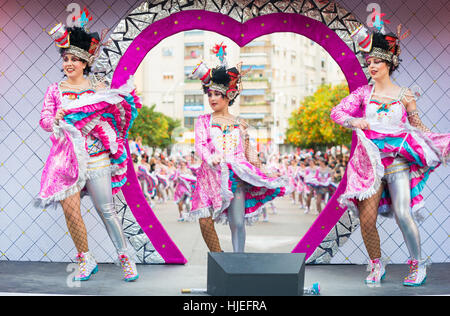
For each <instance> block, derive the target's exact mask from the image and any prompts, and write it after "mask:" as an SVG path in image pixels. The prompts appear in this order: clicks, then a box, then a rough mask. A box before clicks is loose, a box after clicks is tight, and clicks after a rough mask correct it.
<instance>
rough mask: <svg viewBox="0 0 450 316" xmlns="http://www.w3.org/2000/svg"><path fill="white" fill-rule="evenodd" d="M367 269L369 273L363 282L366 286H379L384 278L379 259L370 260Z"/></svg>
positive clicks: (384, 273) (383, 270)
mask: <svg viewBox="0 0 450 316" xmlns="http://www.w3.org/2000/svg"><path fill="white" fill-rule="evenodd" d="M367 269H368V270H369V271H370V274H369V275H368V276H367V278H366V280H365V283H366V284H372V285H377V284H380V283H381V281H382V280H383V279H384V278H385V277H386V269H385V268H384V265H383V263H382V262H381V261H380V259H374V260H370V261H369V265H368V267H367Z"/></svg>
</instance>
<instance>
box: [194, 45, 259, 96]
mask: <svg viewBox="0 0 450 316" xmlns="http://www.w3.org/2000/svg"><path fill="white" fill-rule="evenodd" d="M225 48H226V46H225V45H223V43H221V44H217V45H215V46H214V47H213V49H212V50H211V52H212V53H213V54H215V55H216V56H217V57H218V58H219V60H220V65H218V66H217V67H215V68H212V69H210V68H209V67H208V66H207V65H206V64H205V63H204V62H203V61H201V62H200V63H199V64H198V65H197V67H196V68H195V69H194V71H193V72H192V74H191V77H192V78H194V79H199V80H201V82H202V85H203V90H204V91H205V93H206V92H207V91H208V90H214V91H219V92H221V93H222V94H224V95H226V96H227V98H228V99H230V100H234V99H235V98H236V97H237V96H238V95H239V94H240V92H241V91H242V80H241V79H242V77H243V76H245V75H246V74H247V73H248V72H249V71H250V70H251V68H250V69H248V70H245V71H242V69H241V68H242V63H239V64H238V65H237V66H236V67H232V68H228V63H227V60H226V58H225V56H226V55H227V53H226V50H225Z"/></svg>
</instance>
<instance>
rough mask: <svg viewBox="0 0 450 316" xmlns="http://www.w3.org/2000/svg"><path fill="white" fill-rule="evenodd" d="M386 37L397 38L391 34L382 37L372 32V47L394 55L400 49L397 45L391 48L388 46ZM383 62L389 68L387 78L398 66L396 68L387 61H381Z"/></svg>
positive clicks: (380, 34)
mask: <svg viewBox="0 0 450 316" xmlns="http://www.w3.org/2000/svg"><path fill="white" fill-rule="evenodd" d="M386 37H392V38H397V36H395V34H393V33H389V34H386V35H384V34H382V33H380V32H374V33H373V37H372V47H378V48H381V49H383V50H385V51H388V52H392V53H393V54H394V55H396V54H397V53H398V50H399V49H400V48H399V47H398V45H395V46H393V47H391V45H390V44H389V42H388V40H387V39H386ZM383 62H384V63H385V64H386V65H387V66H388V68H389V76H390V75H392V73H393V72H394V71H396V70H397V69H398V65H397V67H396V66H394V64H393V63H391V62H388V61H387V60H383ZM399 62H400V60H399Z"/></svg>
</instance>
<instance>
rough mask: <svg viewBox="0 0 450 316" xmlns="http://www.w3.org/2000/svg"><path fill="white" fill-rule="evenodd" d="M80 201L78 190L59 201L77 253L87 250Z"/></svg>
mask: <svg viewBox="0 0 450 316" xmlns="http://www.w3.org/2000/svg"><path fill="white" fill-rule="evenodd" d="M80 202H81V201H80V192H78V193H75V194H74V195H72V196H69V197H68V198H66V199H65V200H62V201H61V206H62V208H63V211H64V215H65V217H66V223H67V228H68V229H69V232H70V236H71V237H72V240H73V242H74V244H75V247H76V248H77V251H78V253H81V252H88V251H89V247H88V239H87V231H86V226H85V225H84V220H83V218H82V217H81V209H80Z"/></svg>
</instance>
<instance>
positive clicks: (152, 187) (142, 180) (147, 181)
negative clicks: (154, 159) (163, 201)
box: [137, 153, 158, 206]
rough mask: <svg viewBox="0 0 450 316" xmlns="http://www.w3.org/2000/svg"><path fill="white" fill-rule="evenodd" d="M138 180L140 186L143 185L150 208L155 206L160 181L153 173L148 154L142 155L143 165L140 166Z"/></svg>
mask: <svg viewBox="0 0 450 316" xmlns="http://www.w3.org/2000/svg"><path fill="white" fill-rule="evenodd" d="M137 178H138V180H139V184H140V185H141V189H142V192H143V193H144V196H145V199H146V200H147V201H148V203H149V204H150V206H153V203H152V199H153V197H154V196H155V195H156V186H157V184H158V179H157V178H156V176H155V175H153V174H152V172H151V167H150V164H149V161H148V155H147V154H146V153H144V155H142V158H141V163H140V164H139V165H138V170H137Z"/></svg>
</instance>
